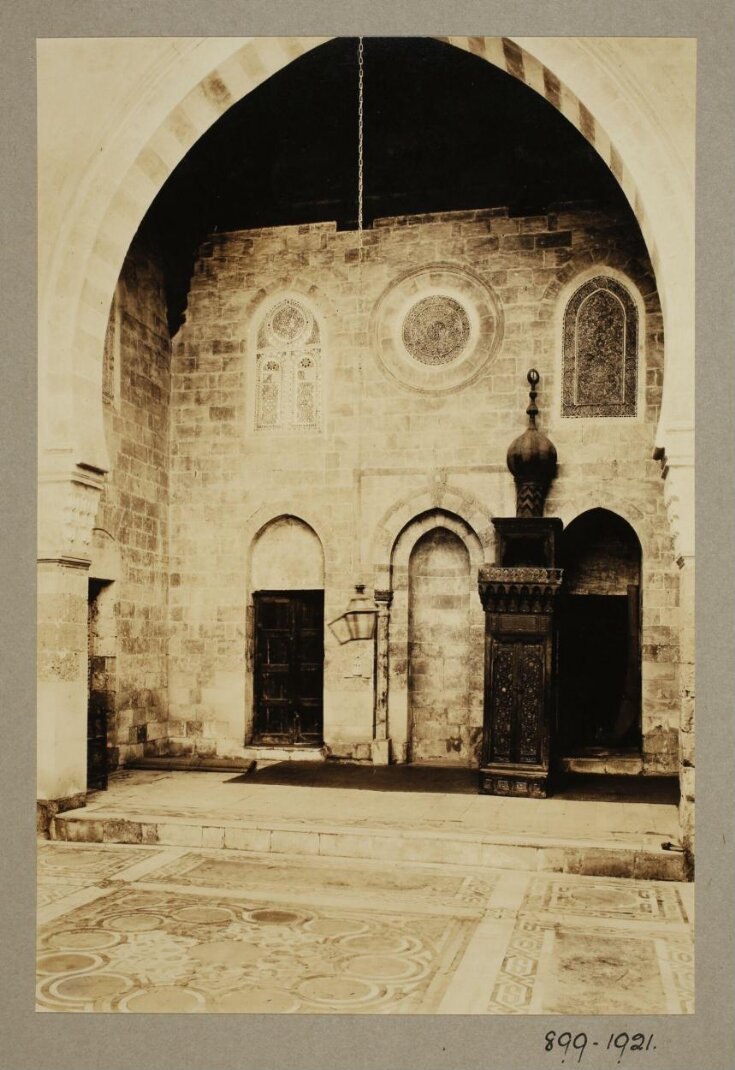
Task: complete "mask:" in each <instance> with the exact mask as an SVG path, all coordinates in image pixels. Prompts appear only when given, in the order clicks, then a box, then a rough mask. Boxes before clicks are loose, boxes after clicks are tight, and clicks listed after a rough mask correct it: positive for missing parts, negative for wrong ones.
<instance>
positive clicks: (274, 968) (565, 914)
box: [37, 841, 694, 1014]
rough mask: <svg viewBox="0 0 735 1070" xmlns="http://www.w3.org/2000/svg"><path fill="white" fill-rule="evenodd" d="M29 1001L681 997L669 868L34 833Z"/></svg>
mask: <svg viewBox="0 0 735 1070" xmlns="http://www.w3.org/2000/svg"><path fill="white" fill-rule="evenodd" d="M38 863H39V871H38V872H39V876H38V902H39V912H38V922H39V930H38V988H37V992H38V1008H39V1010H42V1011H51V1012H53V1011H129V1012H220V1013H242V1012H286V1013H289V1012H300V1013H307V1014H319V1013H327V1014H334V1013H352V1014H354V1013H365V1014H370V1013H378V1014H428V1013H439V1014H549V1013H558V1014H616V1013H618V1014H626V1013H635V1014H641V1013H645V1014H687V1013H692V1012H693V1009H694V995H693V975H694V966H693V943H692V935H693V930H692V925H693V908H694V888H693V885H691V884H681V883H677V882H674V881H652V880H636V879H631V878H628V879H617V878H614V877H586V876H577V875H568V874H561V873H543V874H541V873H534V872H520V871H516V870H512V869H507V868H506V869H491V868H485V867H482V866H476V865H473V866H461V865H450V864H443V865H438V864H429V863H423V864H422V863H419V862H404V861H385V860H381V861H367V860H357V859H347V858H324V857H319V856H314V857H296V856H293V857H291V856H287V855H278V854H274V853H268V854H260V855H259V854H254V853H249V852H248V853H245V852H242V851H232V850H220V849H204V848H193V847H183V846H179V847H171V846H168V847H164V846H138V845H132V844H131V845H127V844H102V843H63V842H59V843H54V842H49V841H41V842H39V847H38Z"/></svg>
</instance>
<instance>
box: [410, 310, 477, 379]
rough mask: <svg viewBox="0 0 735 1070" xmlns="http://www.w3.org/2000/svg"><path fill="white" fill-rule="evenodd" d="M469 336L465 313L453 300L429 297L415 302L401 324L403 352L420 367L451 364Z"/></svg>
mask: <svg viewBox="0 0 735 1070" xmlns="http://www.w3.org/2000/svg"><path fill="white" fill-rule="evenodd" d="M469 337H470V321H469V318H468V316H467V312H466V311H465V309H464V308H463V307H462V305H461V304H460V303H459V301H455V299H454V298H453V297H448V296H446V295H444V294H432V295H431V296H429V297H423V298H421V300H420V301H417V302H416V304H415V305H413V307H412V308H410V309H409V310H408V313H407V314H406V318H405V319H404V321H403V331H402V339H403V344H404V346H405V347H406V351H407V352H408V353H409V354H410V355H411V356H412V357H413V358H414V360H418V361H420V362H421V363H422V364H451V363H452V361H454V360H456V359H457V357H459V356H461V354H462V352H463V350H464V348H465V346H466V345H467V342H468V339H469Z"/></svg>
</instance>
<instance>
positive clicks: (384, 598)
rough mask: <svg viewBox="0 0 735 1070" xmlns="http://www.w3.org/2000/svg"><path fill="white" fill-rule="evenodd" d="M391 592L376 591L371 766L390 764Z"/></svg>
mask: <svg viewBox="0 0 735 1070" xmlns="http://www.w3.org/2000/svg"><path fill="white" fill-rule="evenodd" d="M392 597H393V594H392V592H391V591H376V592H375V602H376V604H377V606H378V620H377V627H376V636H375V729H374V739H373V743H372V748H371V749H372V759H373V765H388V764H389V763H390V739H389V737H388V687H389V676H388V640H389V633H390V603H391V599H392Z"/></svg>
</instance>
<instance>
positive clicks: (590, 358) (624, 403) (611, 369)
mask: <svg viewBox="0 0 735 1070" xmlns="http://www.w3.org/2000/svg"><path fill="white" fill-rule="evenodd" d="M562 363H563V369H562V410H561V414H562V416H576V417H580V416H635V415H636V395H637V392H638V310H637V308H636V305H635V302H634V300H633V298H632V297H631V295H630V294H629V293H628V291H627V290H626V288H625V287H624V286H623V285H621V283H619V282H618V281H617V280H616V279H613V278H610V277H609V276H607V275H597V276H595V277H594V278H593V279H590V280H589V281H588V282H585V283H584V284H583V285H582V286H580V287H579V289H578V290H576V291H575V292H574V294H573V295H572V297H571V298H570V300H569V303H568V304H567V307H566V309H565V310H564V353H563V362H562Z"/></svg>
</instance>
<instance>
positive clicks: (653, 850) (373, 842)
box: [50, 762, 686, 880]
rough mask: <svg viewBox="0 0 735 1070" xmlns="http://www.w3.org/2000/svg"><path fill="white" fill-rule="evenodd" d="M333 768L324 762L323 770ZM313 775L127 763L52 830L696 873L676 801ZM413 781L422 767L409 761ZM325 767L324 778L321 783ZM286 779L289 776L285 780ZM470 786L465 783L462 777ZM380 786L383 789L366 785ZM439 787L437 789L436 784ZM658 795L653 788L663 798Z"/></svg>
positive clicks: (381, 856)
mask: <svg viewBox="0 0 735 1070" xmlns="http://www.w3.org/2000/svg"><path fill="white" fill-rule="evenodd" d="M322 768H323V767H322ZM318 769H319V766H316V767H315V766H314V765H311V768H310V769H306V770H305V771H304V773H303V777H302V778H301V779H302V780H303V783H299V778H300V772H301V771H300V770H299V769H298V768H297V767H296V765H295V764H294V763H291V762H289V763H288V767H287V768H286V769H284V767H283V766H282V765H281V764H280V763H277V764H273V765H270V766H268V767H265V768H261V767H258V768H257V769H256V770H255V772H254V773H253V774H245V775H242V776H237V775H236V776H233V775H230V774H223V773H214V772H212V773H208V772H197V773H191V772H167V771H160V772H156V771H142V770H141V771H137V770H136V771H126V772H123V773H119V774H116V775H115V776H113V777H112V778H111V781H110V787H109V790H108V791H106V792H97V793H94V794H92V795H90V796H89V799H88V804H87V806H86V807H84V808H80V809H77V810H71V811H67V812H65V813H63V814H58V815H57V816H56V817H54V819H53V821H52V823H51V829H50V835H51V838H52V839H56V840H66V841H72V842H96V843H136V844H163V845H170V846H179V847H212V848H228V849H231V850H236V851H250V852H268V853H273V854H276V855H296V856H322V857H332V858H354V859H358V858H362V859H373V860H390V861H399V860H405V861H412V862H431V863H454V864H461V865H469V866H491V867H494V868H498V869H515V870H525V871H547V872H557V873H578V874H589V875H594V876H615V877H638V878H644V879H657V880H685V879H686V871H685V863H684V858H683V855H682V854H681V853H679V852H678V851H671V850H667V849H665V848H664V846H663V845H664V844H666V843H676V840H677V837H678V821H677V809H676V806H675V804H674V803H672V802H670V801H631V800H625V801H622V800H620V799H615V798H614V797H607V798H603V799H602V800H590V799H585V798H579V797H578V795H579V792H577V793H576V794H575V792H574V791H567V792H566V793H564V794H560V795H557V796H555V797H553V798H550V799H512V798H499V797H495V796H480V795H477V794H475V793H474V791H472V789H471V785H472V784H474V782H475V779H476V772H474V771H470V770H449V771H448V776H447V785H446V786H447V787H448V788H450V789H453V790H448V791H441V790H438V789H440V788H441V786H442V777H441V774H439V773H438V772H436V774H434V775H430V776H429V777H428V778H422V777H421V776H416V775H414V783H413V784H410V783H409V785H408V786H409V789H410V788H411V787H414V788H415V787H419V786H420V781H421V780H422V779H424V780H425V781H426V785H427V786H425V788H424V790H405V789H404V790H400V788H399V790H391V785H390V779H389V777H390V776H391V775H392V776H395V777H396V779H395V784H398V783H400V780H399V779H398V778H397V774H399V773H400V770H397V771H395V772H393V769H394V767H392V769H391V772H390V773H389V772H388V771H385V770H376V771H375V775H371V776H368V774H370V772H371V771H370V770H369V769H368V770H360V769H358V768H354V767H353V770H352V773H353V775H354V783H355V785H359V786H355V787H344V786H341V785H342V784H344V783H345V779H346V778H347V781H346V782H348V783H349V782H350V772H351V771H350V769H347V770H345V769H342V770H340V771H339V774H337V773H334V774H331V775H329V774H320V773H319V772H318V771H317V770H318ZM406 773H407V776H408V778H409V779H410V776H411V775H412V774H410V773H409V771H408V770H406ZM320 775H322V776H324V777H325V780H324V786H317V783H318V780H319V777H320ZM279 780H280V781H281V782H280V783H279V782H278V781H279ZM463 783H464V784H466V785H467V787H466V788H463V787H462V785H463ZM366 784H367V785H371V784H373V785H374V786H373V787H370V786H365V785H366ZM432 784H433V785H434V786H433V787H432V786H430V785H432ZM655 798H656V797H655V796H654V799H655Z"/></svg>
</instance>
